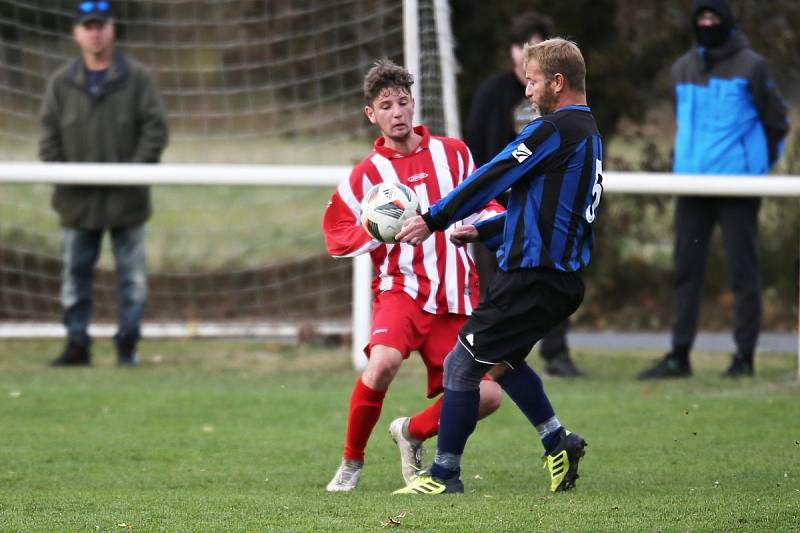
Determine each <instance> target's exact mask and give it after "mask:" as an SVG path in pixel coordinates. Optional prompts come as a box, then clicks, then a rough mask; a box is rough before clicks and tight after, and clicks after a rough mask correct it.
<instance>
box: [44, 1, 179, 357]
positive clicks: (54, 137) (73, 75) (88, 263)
mask: <svg viewBox="0 0 800 533" xmlns="http://www.w3.org/2000/svg"><path fill="white" fill-rule="evenodd" d="M114 36H115V27H114V21H113V19H112V17H111V7H110V5H109V3H108V2H104V1H101V2H81V3H80V4H79V5H78V9H77V17H76V20H75V25H74V27H73V37H74V39H75V41H76V42H77V43H78V46H79V47H80V51H81V57H79V58H77V59H75V60H73V61H71V62H70V63H68V64H67V65H65V66H63V67H62V68H60V69H59V70H58V71H56V72H55V73H54V74H53V76H52V77H51V78H50V80H49V82H48V86H47V93H46V95H45V99H44V103H43V106H42V112H41V137H40V140H39V157H40V159H41V160H42V161H46V162H96V163H157V162H158V161H159V160H160V158H161V152H162V151H163V150H164V147H165V146H166V144H167V136H168V134H167V123H166V116H165V112H164V108H163V105H162V103H161V100H160V98H159V95H158V91H157V88H156V84H155V82H154V81H153V79H152V78H151V76H150V75H149V74H148V72H147V71H146V70H145V69H144V67H143V66H142V65H141V64H140V63H138V62H136V61H135V60H133V59H131V58H130V57H128V56H126V55H125V54H123V53H122V52H120V51H118V50H115V49H114ZM53 207H54V208H55V210H56V211H57V212H58V215H59V219H60V224H61V227H62V236H63V259H64V270H63V278H62V287H61V302H62V306H63V308H64V324H65V326H66V328H67V343H66V346H65V347H64V351H63V352H62V353H61V355H60V356H59V357H58V358H56V359H55V360H54V361H53V362H52V365H54V366H73V365H89V364H91V353H90V344H91V339H90V337H89V334H88V327H89V321H90V317H91V312H92V278H93V272H94V267H95V264H96V262H97V258H98V256H99V253H100V244H101V241H102V237H103V233H104V231H105V230H108V231H109V232H110V234H111V246H112V249H113V252H114V260H115V264H116V274H117V298H118V307H119V326H118V330H117V333H116V335H115V336H114V342H115V345H116V348H117V363H118V364H119V365H121V366H133V365H136V364H137V362H138V358H137V353H136V345H137V342H138V341H139V338H140V328H139V322H140V318H141V315H142V311H143V309H144V304H145V300H146V296H147V286H146V272H145V254H144V225H145V222H146V221H147V220H148V219H149V218H150V214H151V207H150V191H149V188H148V187H141V186H137V187H129V186H111V185H110V186H77V185H59V186H56V188H55V191H54V194H53Z"/></svg>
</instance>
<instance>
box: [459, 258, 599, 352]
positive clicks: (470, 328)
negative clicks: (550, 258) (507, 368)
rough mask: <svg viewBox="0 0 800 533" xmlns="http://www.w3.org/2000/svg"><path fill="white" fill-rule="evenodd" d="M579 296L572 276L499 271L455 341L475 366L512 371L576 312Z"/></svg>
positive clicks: (576, 280) (578, 282) (538, 271)
mask: <svg viewBox="0 0 800 533" xmlns="http://www.w3.org/2000/svg"><path fill="white" fill-rule="evenodd" d="M583 292H584V285H583V280H582V279H581V277H580V275H579V274H577V273H575V272H561V271H558V270H551V269H544V268H536V269H531V268H525V269H519V270H514V271H511V272H506V271H504V270H501V269H498V270H497V272H496V273H495V275H494V278H492V281H491V283H490V284H489V287H487V290H486V296H485V297H484V298H483V299H482V300H481V301H480V303H479V304H478V307H477V308H476V309H475V311H474V312H473V313H472V315H471V316H470V317H469V319H467V322H466V324H464V327H463V328H461V332H460V333H459V335H458V336H459V339H460V341H461V343H462V344H463V345H464V347H465V348H466V349H467V350H469V351H470V353H471V354H472V356H473V357H474V358H475V359H476V360H477V361H480V362H483V363H502V362H507V363H508V364H510V365H511V366H512V367H513V366H514V363H518V362H520V361H522V360H523V359H525V358H526V357H527V356H528V354H529V353H530V351H531V349H532V348H533V346H534V344H536V343H537V342H538V341H539V339H541V338H542V337H544V336H545V335H546V334H547V333H548V332H549V331H550V330H551V329H553V328H554V327H555V326H557V325H558V324H560V323H561V322H563V321H564V320H566V319H567V317H569V316H570V315H571V314H572V313H574V312H575V310H576V309H578V306H579V305H580V304H581V301H583Z"/></svg>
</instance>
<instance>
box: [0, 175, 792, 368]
mask: <svg viewBox="0 0 800 533" xmlns="http://www.w3.org/2000/svg"><path fill="white" fill-rule="evenodd" d="M349 172H350V167H346V166H302V165H297V166H293V165H184V164H162V165H134V164H127V165H126V164H113V165H109V164H58V165H54V164H44V163H0V184H4V183H33V184H36V183H38V184H73V185H91V184H104V185H110V184H113V185H224V186H264V187H269V186H271V187H275V186H291V187H300V186H306V187H311V186H316V187H331V188H333V187H335V186H336V185H338V184H339V182H341V181H342V180H343V179H345V178H346V177H347V176H348V175H349ZM220 176H225V177H224V178H221V177H220ZM603 190H604V193H610V194H664V195H703V196H776V197H800V176H789V175H775V176H708V175H695V174H670V173H647V172H605V173H604V174H603ZM798 245H799V246H800V243H798ZM371 278H372V267H371V263H370V261H369V257H368V256H366V255H364V256H360V257H359V258H356V259H355V260H354V267H353V322H352V335H353V350H352V354H353V364H354V366H355V367H356V368H362V367H363V365H364V359H363V357H364V356H363V354H362V353H361V347H362V346H364V345H365V344H366V341H367V339H368V335H369V326H370V319H371V312H370V309H371V303H370V302H371V293H370V290H369V286H370V281H371ZM797 355H798V377H800V315H798V352H797Z"/></svg>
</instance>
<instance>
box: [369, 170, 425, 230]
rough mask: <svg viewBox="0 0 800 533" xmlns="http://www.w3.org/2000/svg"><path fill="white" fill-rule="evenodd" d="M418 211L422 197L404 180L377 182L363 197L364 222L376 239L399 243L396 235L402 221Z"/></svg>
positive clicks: (401, 225)
mask: <svg viewBox="0 0 800 533" xmlns="http://www.w3.org/2000/svg"><path fill="white" fill-rule="evenodd" d="M417 213H419V200H418V199H417V195H416V194H414V191H413V190H411V188H410V187H408V186H406V185H403V184H402V183H378V184H377V185H374V186H373V187H372V188H371V189H370V190H368V191H367V194H365V195H364V199H363V200H362V201H361V224H362V225H363V226H364V229H366V230H367V233H369V234H370V235H372V237H374V238H375V239H377V240H379V241H381V242H385V243H389V244H397V241H396V240H395V239H394V237H395V235H397V234H398V233H399V232H400V228H402V227H403V222H404V221H405V220H407V219H409V218H411V217H413V216H414V215H416V214H417Z"/></svg>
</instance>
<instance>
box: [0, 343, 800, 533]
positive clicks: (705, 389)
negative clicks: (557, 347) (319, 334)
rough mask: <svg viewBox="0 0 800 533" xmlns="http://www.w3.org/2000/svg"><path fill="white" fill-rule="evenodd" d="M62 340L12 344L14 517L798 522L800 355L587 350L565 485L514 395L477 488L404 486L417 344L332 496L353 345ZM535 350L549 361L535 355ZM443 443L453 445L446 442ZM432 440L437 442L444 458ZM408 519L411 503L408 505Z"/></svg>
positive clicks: (152, 526) (566, 385) (489, 444)
mask: <svg viewBox="0 0 800 533" xmlns="http://www.w3.org/2000/svg"><path fill="white" fill-rule="evenodd" d="M59 348H60V341H58V342H57V341H3V343H2V345H1V346H0V428H1V429H2V433H0V530H2V531H124V530H128V529H132V530H134V531H298V532H299V531H303V532H306V531H382V530H385V529H395V530H397V531H404V530H405V531H542V530H552V531H639V530H645V531H735V530H741V531H797V529H798V524H799V523H800V414H799V413H800V407H798V405H800V385H798V382H797V381H796V380H795V378H794V372H795V370H794V364H795V360H794V358H795V356H794V355H791V354H786V355H783V356H779V355H771V354H769V355H764V356H762V357H761V358H760V359H759V361H758V364H757V371H758V374H759V375H758V377H756V378H755V379H753V380H742V381H733V382H731V381H724V380H721V379H719V378H717V377H716V374H717V372H718V371H720V370H722V369H723V367H724V366H725V365H726V364H727V358H726V357H725V356H723V355H721V354H696V357H695V358H694V363H695V370H696V376H695V377H694V378H692V379H690V380H682V381H675V382H664V383H661V382H659V383H645V384H642V383H637V382H635V381H634V380H633V376H634V375H635V373H636V371H638V370H639V369H640V368H642V367H643V366H645V365H647V364H648V363H650V361H651V360H652V359H653V358H655V357H656V356H657V355H658V354H656V353H646V354H642V353H622V354H620V353H610V352H600V351H582V352H578V353H577V354H576V356H577V357H576V359H577V360H578V363H579V364H580V366H581V367H582V368H584V369H585V370H587V371H588V372H589V373H590V376H591V377H590V378H589V379H585V380H577V381H555V380H549V381H547V382H546V387H547V390H548V392H549V394H550V396H551V399H552V401H553V403H554V405H555V407H556V410H557V412H558V415H559V417H560V419H561V420H562V421H563V422H565V423H566V424H567V425H568V427H570V428H571V429H573V430H575V431H577V432H579V433H581V434H582V435H583V436H584V437H586V439H587V440H588V442H589V448H588V450H587V455H586V458H585V460H584V462H583V463H582V464H581V478H580V480H579V481H578V486H577V488H576V490H574V491H571V492H569V493H564V494H559V495H551V494H550V493H548V492H547V491H546V481H547V480H546V474H545V471H544V470H542V469H541V464H540V459H539V457H540V455H541V448H540V445H539V444H538V439H537V437H536V435H535V433H534V431H533V429H532V428H531V427H530V426H529V425H527V423H526V422H525V420H524V419H523V417H522V415H521V414H520V413H519V412H518V410H517V409H516V408H515V407H514V405H513V404H512V403H511V402H510V401H508V399H507V398H506V399H505V400H504V401H505V403H504V405H503V406H502V407H501V409H500V410H499V411H498V412H497V413H496V414H495V415H493V416H492V417H490V418H488V419H487V420H485V421H483V422H481V423H480V424H479V426H478V429H477V431H476V433H475V434H474V435H473V436H472V438H471V440H470V442H469V445H468V448H467V452H466V455H465V459H464V472H463V478H464V482H465V485H466V493H465V494H464V495H452V496H451V495H447V496H440V497H414V496H392V495H390V492H391V491H392V490H393V489H396V488H398V487H400V486H401V484H402V483H401V478H400V468H399V464H398V458H397V454H396V449H395V448H394V445H393V444H392V443H391V441H390V440H389V438H388V435H387V432H386V428H387V426H388V424H389V422H390V421H391V420H392V419H393V418H395V417H397V416H402V415H407V414H411V413H413V412H414V411H415V410H417V409H419V408H421V407H422V406H423V405H424V404H425V400H424V399H423V397H422V395H423V391H424V384H423V379H424V378H423V376H424V374H423V368H422V365H421V364H420V363H419V361H418V359H417V358H416V357H415V358H412V360H410V361H409V362H408V363H406V365H405V367H404V368H403V369H401V371H400V374H399V376H398V378H397V380H396V381H395V383H394V384H393V386H392V389H391V391H390V393H389V395H388V396H387V401H386V404H385V407H384V411H383V415H382V418H381V420H380V422H379V424H378V426H377V428H376V431H375V434H374V435H373V438H372V440H371V442H370V445H369V447H368V449H367V465H366V467H365V471H364V475H363V477H362V481H361V485H360V486H359V488H358V491H357V492H355V493H352V494H327V493H326V492H325V490H324V486H325V484H326V483H327V482H328V480H329V479H330V477H331V476H332V474H333V472H334V470H335V468H336V466H337V464H338V461H339V455H340V453H341V445H342V437H343V428H344V418H345V414H346V409H347V399H348V396H349V392H350V388H351V386H352V383H353V380H354V379H355V375H354V374H353V372H352V371H351V370H350V368H349V366H350V365H349V356H348V353H347V351H344V350H338V351H337V350H323V349H318V348H313V347H301V348H283V347H278V346H271V345H266V344H264V343H261V342H255V341H239V342H230V341H229V342H226V341H152V340H147V341H144V342H143V343H142V346H141V351H142V352H143V359H144V361H143V364H142V366H140V367H139V368H136V369H118V368H116V367H114V366H113V355H112V349H111V346H110V343H109V342H108V341H103V340H100V341H98V342H97V343H96V345H95V350H94V352H95V366H94V367H92V368H89V369H50V368H46V367H45V363H46V361H47V360H49V359H50V358H51V357H52V356H53V355H54V354H55V353H56V352H57V351H58V350H59ZM530 360H531V362H532V363H533V364H534V366H537V365H538V362H539V361H538V358H536V357H533V356H532V357H531V358H530ZM429 447H430V448H433V447H435V444H433V443H430V446H429ZM430 456H431V454H430V453H429V455H428V457H430ZM390 519H391V520H390Z"/></svg>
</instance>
